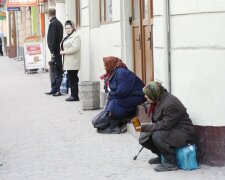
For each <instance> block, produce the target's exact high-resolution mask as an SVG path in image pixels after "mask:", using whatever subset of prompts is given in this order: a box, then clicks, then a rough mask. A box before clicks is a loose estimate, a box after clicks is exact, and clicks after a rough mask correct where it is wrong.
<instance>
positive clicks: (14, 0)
mask: <svg viewBox="0 0 225 180" xmlns="http://www.w3.org/2000/svg"><path fill="white" fill-rule="evenodd" d="M37 5H38V0H7V7H21V6H37Z"/></svg>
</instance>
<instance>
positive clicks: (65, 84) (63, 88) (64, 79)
mask: <svg viewBox="0 0 225 180" xmlns="http://www.w3.org/2000/svg"><path fill="white" fill-rule="evenodd" d="M60 93H61V94H68V74H67V71H65V72H64V73H63V77H62V82H61V85H60Z"/></svg>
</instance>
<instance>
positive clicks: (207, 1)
mask: <svg viewBox="0 0 225 180" xmlns="http://www.w3.org/2000/svg"><path fill="white" fill-rule="evenodd" d="M170 9H171V11H170V12H171V77H172V81H171V83H172V84H171V87H172V92H173V94H175V95H177V96H178V97H180V99H181V100H182V101H183V102H184V104H185V105H186V107H187V108H188V111H189V112H190V115H191V118H192V119H193V121H194V123H195V124H197V125H204V126H207V125H208V126H210V125H211V126H212V125H213V126H224V125H225V121H224V119H225V111H224V109H223V107H225V95H224V93H222V92H225V84H224V83H222V82H223V81H224V77H225V71H224V69H225V36H224V31H225V21H224V19H225V4H224V2H223V1H221V0H215V1H213V3H212V1H211V0H191V1H185V0H171V1H170Z"/></svg>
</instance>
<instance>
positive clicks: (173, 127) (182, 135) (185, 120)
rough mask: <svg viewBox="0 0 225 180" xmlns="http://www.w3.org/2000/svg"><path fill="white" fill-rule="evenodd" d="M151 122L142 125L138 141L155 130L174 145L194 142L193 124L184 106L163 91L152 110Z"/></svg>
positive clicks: (149, 135) (140, 141)
mask: <svg viewBox="0 0 225 180" xmlns="http://www.w3.org/2000/svg"><path fill="white" fill-rule="evenodd" d="M152 122H153V123H151V124H145V125H142V128H141V135H140V138H139V143H140V144H142V143H143V141H145V140H146V139H148V138H149V137H151V135H152V134H153V133H154V132H155V131H160V132H161V138H162V139H165V140H166V141H167V143H168V144H170V145H172V146H174V147H181V146H184V145H185V144H187V143H193V142H194V126H193V124H192V121H191V119H190V118H189V115H188V114H187V112H186V108H185V107H184V105H183V104H182V103H181V102H180V100H179V99H178V98H176V97H175V96H173V95H171V94H170V93H168V92H167V91H166V90H165V91H164V93H163V95H162V97H161V99H160V102H159V104H158V106H157V107H156V109H155V111H154V112H153V116H152Z"/></svg>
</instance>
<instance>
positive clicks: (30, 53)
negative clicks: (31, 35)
mask: <svg viewBox="0 0 225 180" xmlns="http://www.w3.org/2000/svg"><path fill="white" fill-rule="evenodd" d="M24 54H25V68H26V69H41V68H44V54H43V47H42V43H41V42H26V43H24Z"/></svg>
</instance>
